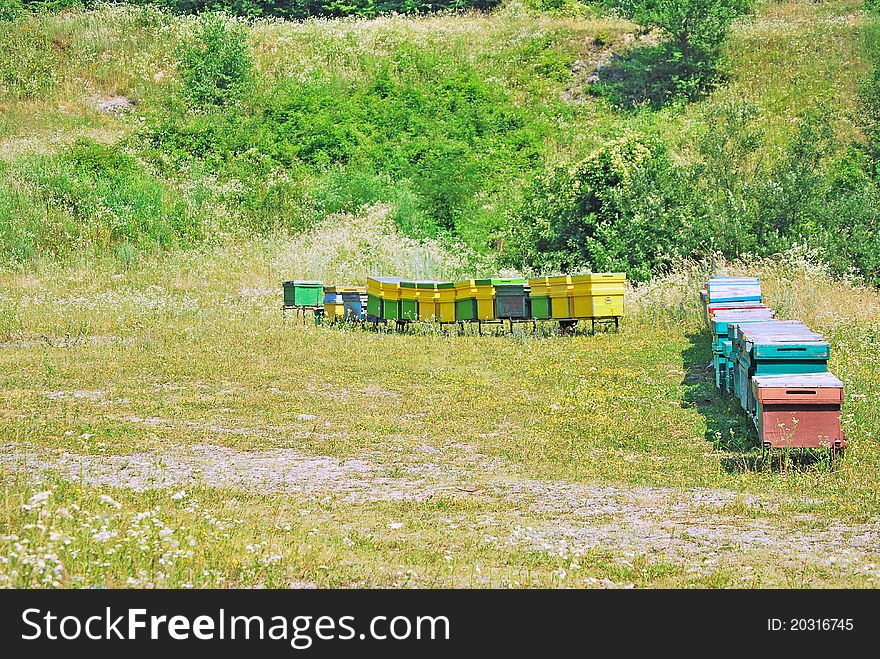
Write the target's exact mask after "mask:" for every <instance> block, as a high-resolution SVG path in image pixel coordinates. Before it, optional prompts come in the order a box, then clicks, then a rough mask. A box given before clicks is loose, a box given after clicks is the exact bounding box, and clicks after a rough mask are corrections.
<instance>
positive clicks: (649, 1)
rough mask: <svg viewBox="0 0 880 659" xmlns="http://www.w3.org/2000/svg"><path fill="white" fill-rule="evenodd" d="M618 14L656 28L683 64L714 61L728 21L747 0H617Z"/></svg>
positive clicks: (742, 10) (746, 5) (743, 9)
mask: <svg viewBox="0 0 880 659" xmlns="http://www.w3.org/2000/svg"><path fill="white" fill-rule="evenodd" d="M616 5H617V7H618V9H619V10H620V11H621V13H622V14H623V15H624V16H626V17H627V18H630V19H632V20H633V21H635V22H636V23H638V24H640V25H644V26H646V27H657V28H659V29H660V30H661V31H663V32H664V33H665V34H666V35H667V36H668V37H669V38H670V40H671V42H672V45H673V46H674V48H675V50H676V51H677V54H678V55H680V57H681V59H682V61H683V62H684V63H686V64H689V65H693V64H703V63H713V62H715V61H716V60H717V58H718V54H719V52H720V49H721V44H722V43H723V42H724V40H725V38H726V37H727V33H728V30H729V29H730V24H731V23H732V22H733V20H734V19H735V18H736V17H737V16H741V15H742V14H744V13H746V12H747V11H748V10H749V8H750V0H617V1H616Z"/></svg>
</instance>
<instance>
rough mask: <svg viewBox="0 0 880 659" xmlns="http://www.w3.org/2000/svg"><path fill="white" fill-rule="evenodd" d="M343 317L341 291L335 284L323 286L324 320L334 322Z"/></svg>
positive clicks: (343, 307)
mask: <svg viewBox="0 0 880 659" xmlns="http://www.w3.org/2000/svg"><path fill="white" fill-rule="evenodd" d="M343 318H345V306H344V305H343V303H342V292H341V291H337V288H336V286H325V287H324V317H323V319H324V321H326V322H328V323H333V322H336V321H337V320H342V319H343Z"/></svg>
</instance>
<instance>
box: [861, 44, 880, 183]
mask: <svg viewBox="0 0 880 659" xmlns="http://www.w3.org/2000/svg"><path fill="white" fill-rule="evenodd" d="M874 57H875V58H876V60H875V61H876V63H875V65H874V68H873V69H872V71H871V73H870V74H869V75H868V76H867V77H866V78H865V80H864V81H863V83H862V86H861V89H860V93H859V96H860V100H861V110H862V111H861V112H860V114H859V118H860V121H861V124H862V127H863V128H864V130H865V134H866V136H867V138H868V145H867V147H868V154H869V156H870V158H871V159H872V160H873V162H874V169H875V171H876V172H877V173H878V175H880V169H878V165H880V44H878V47H877V49H876V52H875V53H874Z"/></svg>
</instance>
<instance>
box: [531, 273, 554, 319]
mask: <svg viewBox="0 0 880 659" xmlns="http://www.w3.org/2000/svg"><path fill="white" fill-rule="evenodd" d="M528 284H529V304H530V306H531V308H532V318H535V319H536V320H546V319H548V318H550V289H551V286H550V278H549V277H533V278H532V279H529V281H528Z"/></svg>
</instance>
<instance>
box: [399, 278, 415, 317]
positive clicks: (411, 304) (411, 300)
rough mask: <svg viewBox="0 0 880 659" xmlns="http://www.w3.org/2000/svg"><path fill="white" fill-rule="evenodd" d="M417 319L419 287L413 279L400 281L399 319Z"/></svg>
mask: <svg viewBox="0 0 880 659" xmlns="http://www.w3.org/2000/svg"><path fill="white" fill-rule="evenodd" d="M418 319H419V289H418V286H417V283H416V282H414V281H401V282H400V317H399V320H418Z"/></svg>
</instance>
